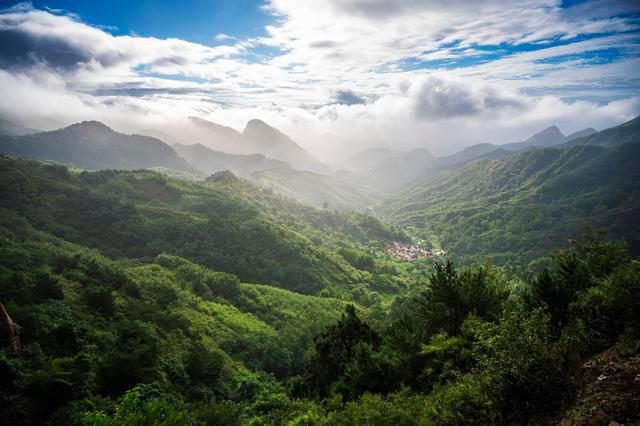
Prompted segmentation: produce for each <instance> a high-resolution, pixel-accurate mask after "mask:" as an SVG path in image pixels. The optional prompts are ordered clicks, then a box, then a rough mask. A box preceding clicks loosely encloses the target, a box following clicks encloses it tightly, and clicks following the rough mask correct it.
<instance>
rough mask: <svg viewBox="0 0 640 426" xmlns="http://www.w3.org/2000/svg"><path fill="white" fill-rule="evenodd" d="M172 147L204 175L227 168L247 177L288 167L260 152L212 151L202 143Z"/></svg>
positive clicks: (286, 164) (288, 166)
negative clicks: (258, 172) (233, 152)
mask: <svg viewBox="0 0 640 426" xmlns="http://www.w3.org/2000/svg"><path fill="white" fill-rule="evenodd" d="M173 149H175V151H176V152H177V153H178V154H179V155H180V156H181V157H182V158H184V159H186V160H187V161H188V162H189V163H190V164H191V165H193V166H194V167H195V168H197V169H198V170H199V171H201V172H202V173H204V174H206V175H211V174H213V173H215V172H219V171H222V170H229V171H231V172H233V173H235V174H237V175H240V176H244V177H248V176H249V175H250V174H251V173H253V172H257V171H262V170H269V169H290V168H291V166H290V165H289V164H288V163H285V162H284V161H280V160H274V159H271V158H267V157H265V156H264V155H262V154H247V155H242V154H229V153H226V152H221V151H214V150H213V149H210V148H207V147H206V146H204V145H202V144H199V143H197V144H193V145H182V144H175V145H173Z"/></svg>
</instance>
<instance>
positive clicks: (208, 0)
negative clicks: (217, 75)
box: [8, 0, 274, 45]
mask: <svg viewBox="0 0 640 426" xmlns="http://www.w3.org/2000/svg"><path fill="white" fill-rule="evenodd" d="M8 3H12V2H8ZM32 4H33V6H34V7H37V8H41V9H45V8H52V9H61V10H63V11H68V12H72V13H75V14H77V15H78V16H79V17H80V18H81V19H82V20H83V21H85V22H87V23H89V24H92V25H99V26H103V27H104V28H105V29H106V30H108V31H109V32H110V33H112V34H116V35H124V34H132V33H135V34H138V35H140V36H143V37H159V38H170V37H174V38H180V39H183V40H188V41H192V42H194V43H202V44H207V45H213V44H219V43H220V42H219V41H216V40H215V39H214V36H216V35H217V34H220V33H223V34H227V35H230V36H233V37H237V38H248V37H258V36H262V35H265V30H264V28H265V26H266V25H267V24H269V23H271V22H273V21H274V17H273V16H271V15H270V14H269V13H267V12H266V11H265V10H263V9H262V8H261V6H262V5H263V2H262V1H261V0H191V1H175V0H134V1H131V0H111V1H86V0H54V1H51V0H37V1H33V2H32Z"/></svg>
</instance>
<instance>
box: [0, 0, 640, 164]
mask: <svg viewBox="0 0 640 426" xmlns="http://www.w3.org/2000/svg"><path fill="white" fill-rule="evenodd" d="M267 9H268V10H269V11H270V12H271V13H273V14H274V15H276V16H277V17H278V19H277V20H276V21H275V22H274V23H273V24H272V25H271V26H269V27H268V28H267V36H265V37H262V38H259V39H249V40H238V39H235V38H233V37H231V36H229V35H227V34H224V33H219V34H218V35H216V36H215V37H214V39H215V40H216V41H219V42H226V43H221V44H220V45H218V46H215V47H210V46H204V45H199V44H196V43H190V42H187V41H184V40H179V39H158V38H153V37H139V36H131V35H130V36H114V35H112V34H110V33H108V32H107V31H104V30H103V29H101V28H96V27H93V26H90V25H87V24H85V23H83V22H82V21H81V20H80V18H77V17H75V16H73V15H60V14H58V13H55V12H54V11H42V10H35V9H33V8H32V7H30V6H29V5H24V4H23V5H21V6H17V7H14V8H12V9H10V10H5V11H4V12H2V13H0V93H3V96H2V97H0V114H3V115H9V116H11V117H16V118H19V119H20V121H23V122H24V121H28V120H36V118H37V119H38V120H40V122H46V119H52V120H54V122H60V123H70V122H74V121H79V120H83V119H97V120H102V121H105V122H107V123H108V124H111V125H113V126H115V127H118V128H120V129H123V130H136V129H139V128H142V127H149V126H157V127H160V126H162V125H163V123H167V122H169V121H180V120H181V119H183V118H184V117H187V116H190V115H198V116H203V117H205V118H208V119H211V120H213V121H217V122H220V123H222V124H227V125H231V126H234V127H236V128H241V127H242V126H243V125H244V123H245V122H246V121H247V120H249V119H251V118H255V117H257V118H261V119H264V120H266V121H268V122H270V123H272V124H274V125H276V126H279V127H282V128H283V129H285V130H287V131H290V132H293V133H297V134H304V133H309V132H313V133H326V132H330V133H337V134H340V135H344V136H347V137H349V138H352V139H355V140H356V141H361V144H362V146H364V144H366V143H368V144H376V145H381V144H392V145H394V146H404V147H413V146H417V145H424V146H427V147H429V148H430V149H432V150H434V151H436V152H441V153H444V152H447V151H450V150H453V149H455V148H457V147H459V146H461V145H465V144H470V143H475V142H480V141H492V142H496V141H505V142H506V141H514V140H518V139H520V138H523V137H526V135H528V134H530V133H533V132H535V131H537V130H540V129H541V128H543V127H546V126H548V125H550V124H554V123H555V124H558V125H560V126H561V128H562V129H563V130H564V131H567V132H569V131H573V130H578V129H580V128H583V127H588V126H594V127H599V128H602V127H606V126H610V125H613V124H616V123H618V122H620V121H623V120H625V119H627V118H631V117H632V116H633V115H634V114H637V113H639V112H640V102H639V101H638V96H637V94H638V89H639V88H640V79H639V78H638V77H636V74H637V72H636V70H637V68H638V66H640V58H639V55H638V53H640V52H639V49H640V37H639V36H638V29H639V21H638V19H637V17H635V18H634V17H633V16H632V15H623V16H622V17H621V16H617V15H620V14H623V13H626V12H629V11H630V10H637V9H638V7H637V6H634V4H633V2H623V1H614V2H603V1H600V0H595V1H592V2H589V3H586V4H580V5H578V6H575V7H572V8H569V9H564V8H562V7H560V5H559V2H558V1H556V0H539V1H538V0H527V1H523V2H518V3H517V4H515V2H511V1H501V0H482V1H478V2H473V4H472V5H470V3H469V2H467V1H462V0H446V1H445V0H434V1H421V0H386V1H383V0H328V1H327V2H323V4H322V7H319V4H318V2H316V1H312V0H271V1H269V3H268V5H267ZM603 33H606V34H608V35H603ZM577 35H590V38H587V39H585V40H581V41H579V40H575V41H573V42H571V43H569V44H564V45H560V46H554V45H553V43H552V42H553V41H557V40H562V39H567V40H568V39H571V38H572V37H575V36H577ZM526 43H539V45H540V46H541V49H539V50H535V51H527V49H522V50H523V51H513V52H512V53H510V54H504V52H500V51H498V50H497V49H498V47H499V48H500V49H503V48H504V49H508V48H509V46H511V47H513V46H523V45H524V44H526ZM548 45H549V47H546V46H548ZM496 46H498V47H496ZM265 47H277V48H279V49H280V51H281V53H280V54H276V55H275V56H273V57H266V58H265V57H263V56H260V55H261V54H260V53H259V52H260V49H263V48H265ZM612 50H615V51H617V52H620V57H618V58H615V60H611V61H608V60H607V61H601V62H597V61H595V62H594V61H589V60H588V59H589V58H593V57H594V56H596V55H598V54H600V53H599V52H604V53H606V52H610V51H612ZM491 52H493V53H495V54H496V57H492V58H489V59H486V61H485V62H482V61H479V60H478V59H479V58H483V57H485V56H487V55H488V53H491ZM587 53H589V55H586V54H587ZM471 59H473V60H475V61H476V62H474V63H473V64H465V63H464V61H465V60H467V61H468V60H471ZM443 60H446V61H458V62H456V63H457V64H458V66H457V67H455V66H451V65H449V66H448V67H447V68H446V69H445V68H444V67H443V69H439V70H434V69H428V68H421V67H420V63H421V61H443ZM406 63H415V64H417V65H416V66H415V67H413V68H411V67H408V66H406ZM36 121H37V120H36ZM478 135H482V140H478Z"/></svg>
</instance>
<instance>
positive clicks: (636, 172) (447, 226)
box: [383, 128, 640, 265]
mask: <svg viewBox="0 0 640 426" xmlns="http://www.w3.org/2000/svg"><path fill="white" fill-rule="evenodd" d="M638 130H639V129H637V128H634V129H633V132H635V133H636V134H637V133H638ZM605 132H606V131H605ZM605 132H600V133H598V134H596V135H593V136H589V137H587V138H585V140H595V137H596V136H597V135H601V136H606V135H607V133H605ZM592 145H603V144H596V143H593V144H587V143H581V144H576V145H573V146H569V147H566V148H565V147H562V148H544V149H532V150H528V151H525V152H522V153H520V154H517V155H515V156H511V157H508V158H504V159H499V160H495V161H490V160H480V161H476V162H472V163H471V164H469V165H467V166H465V167H464V168H462V169H461V170H459V171H458V172H456V173H453V174H451V175H450V176H447V177H445V178H443V179H441V180H438V181H436V182H433V183H426V184H424V185H416V186H415V187H414V188H413V189H412V190H410V191H408V192H406V193H405V194H403V195H402V196H401V197H399V199H398V200H397V201H395V202H394V203H392V204H391V205H389V206H386V207H385V208H383V211H385V213H386V214H387V215H389V217H391V218H393V220H395V221H397V222H398V223H401V224H403V225H406V226H412V227H415V228H416V229H417V230H420V232H423V233H425V234H426V235H437V236H438V238H439V241H440V244H441V245H442V246H443V247H445V248H446V249H447V250H448V251H449V252H450V253H452V255H453V256H455V257H456V258H457V259H459V260H461V261H463V262H464V263H469V262H474V261H482V260H483V259H485V258H490V259H492V260H493V261H496V262H498V263H501V264H504V263H511V264H519V265H526V264H527V263H528V262H529V261H530V260H533V259H536V258H540V257H542V256H544V255H545V253H547V252H548V251H549V250H551V249H554V248H560V247H563V246H564V244H566V241H567V240H568V239H571V238H577V237H578V236H579V235H580V233H581V228H583V227H584V226H585V225H590V226H595V227H600V226H602V227H606V228H608V229H609V230H610V232H611V234H612V235H614V236H616V237H618V238H626V239H627V240H628V241H630V242H633V241H635V240H638V239H640V234H638V230H639V229H640V223H639V222H638V218H639V217H640V203H639V202H638V191H639V190H640V186H639V182H640V144H638V143H626V144H616V145H614V146H592Z"/></svg>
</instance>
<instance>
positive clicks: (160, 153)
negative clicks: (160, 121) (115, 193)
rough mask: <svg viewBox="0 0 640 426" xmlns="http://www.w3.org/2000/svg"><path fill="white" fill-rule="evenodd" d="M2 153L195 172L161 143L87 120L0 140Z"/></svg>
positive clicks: (89, 165)
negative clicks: (49, 130) (52, 129)
mask: <svg viewBox="0 0 640 426" xmlns="http://www.w3.org/2000/svg"><path fill="white" fill-rule="evenodd" d="M0 152H1V153H4V154H10V155H15V156H21V157H27V158H33V159H36V160H53V161H58V162H62V163H71V164H75V165H76V166H79V167H82V168H88V169H123V170H134V169H146V168H150V167H166V168H170V169H174V170H180V171H189V170H190V169H191V168H190V166H189V164H188V163H187V162H186V161H185V160H184V159H182V158H181V157H179V156H178V154H177V153H176V152H175V151H174V150H173V148H171V147H170V146H169V145H167V144H166V143H164V142H162V141H161V140H159V139H156V138H152V137H149V136H142V135H126V134H124V133H119V132H116V131H114V130H113V129H111V128H110V127H107V126H106V125H104V124H102V123H100V122H98V121H83V122H82V123H78V124H74V125H71V126H69V127H65V128H62V129H59V130H54V131H51V132H41V133H35V134H33V135H26V136H14V137H9V136H5V137H0Z"/></svg>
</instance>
